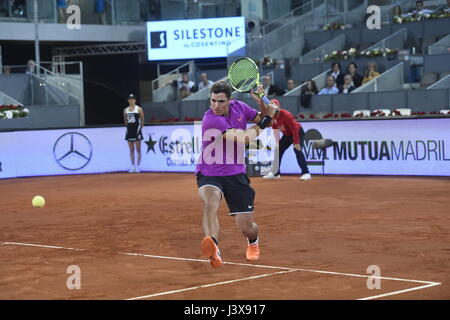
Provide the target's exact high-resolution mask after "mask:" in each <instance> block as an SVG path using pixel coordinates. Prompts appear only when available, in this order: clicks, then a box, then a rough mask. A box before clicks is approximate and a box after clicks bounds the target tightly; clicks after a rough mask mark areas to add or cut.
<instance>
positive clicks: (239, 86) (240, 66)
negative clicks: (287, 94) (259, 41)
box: [228, 57, 270, 104]
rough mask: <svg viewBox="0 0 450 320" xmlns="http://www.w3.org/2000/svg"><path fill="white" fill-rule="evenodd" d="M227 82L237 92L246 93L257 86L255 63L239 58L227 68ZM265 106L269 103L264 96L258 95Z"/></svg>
mask: <svg viewBox="0 0 450 320" xmlns="http://www.w3.org/2000/svg"><path fill="white" fill-rule="evenodd" d="M228 81H229V82H230V84H231V87H232V88H233V89H234V90H236V91H239V92H243V93H248V92H251V91H253V90H254V89H255V88H256V87H257V86H259V84H260V83H259V70H258V66H257V65H256V63H255V62H254V61H253V60H252V59H250V58H247V57H244V58H239V59H238V60H236V61H234V62H233V63H232V64H231V66H230V67H229V68H228ZM258 96H259V97H260V98H261V99H262V100H263V101H264V103H265V104H269V103H270V101H269V99H267V97H266V96H264V94H258Z"/></svg>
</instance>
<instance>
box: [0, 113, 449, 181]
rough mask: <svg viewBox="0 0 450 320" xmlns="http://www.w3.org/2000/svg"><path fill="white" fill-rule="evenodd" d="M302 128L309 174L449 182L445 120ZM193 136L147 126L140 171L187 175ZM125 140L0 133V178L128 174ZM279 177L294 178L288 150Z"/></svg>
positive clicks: (79, 131) (82, 132) (97, 134)
mask: <svg viewBox="0 0 450 320" xmlns="http://www.w3.org/2000/svg"><path fill="white" fill-rule="evenodd" d="M303 127H304V130H305V132H306V135H305V139H306V143H305V146H304V152H305V155H306V158H307V161H308V165H309V168H310V171H311V173H312V174H321V173H322V172H325V174H356V175H357V174H362V175H421V176H450V130H449V129H448V128H450V118H440V119H439V118H436V119H398V120H349V121H317V122H312V121H311V122H305V123H303ZM200 132H201V129H200V125H199V123H197V125H194V124H192V123H191V124H183V125H154V126H146V127H145V128H144V130H143V133H144V141H143V143H142V153H143V157H142V163H141V169H142V170H144V171H158V172H193V171H194V169H195V162H196V160H197V159H198V156H199V154H200V148H201V139H200V136H201V133H200ZM124 137H125V128H124V127H101V128H98V127H97V128H66V129H54V130H27V131H4V132H0V178H16V177H27V176H47V175H67V174H92V173H105V172H118V171H127V170H128V169H129V166H130V160H129V150H128V146H127V143H126V142H125V140H124ZM320 138H330V139H333V140H334V141H336V145H335V146H333V147H331V148H329V149H327V150H326V154H325V155H324V154H323V153H322V152H321V151H317V150H313V149H312V142H311V140H315V139H320ZM264 141H267V140H264ZM268 141H269V142H265V143H266V144H268V145H270V143H271V142H270V141H273V139H269V140H268ZM291 148H292V147H291ZM271 149H272V150H273V149H274V148H271ZM271 152H272V151H267V149H266V150H259V151H256V150H251V151H250V156H249V159H251V161H252V162H253V165H257V166H260V165H261V166H266V167H267V166H269V165H270V159H271V158H272V156H273V154H272V153H271ZM281 173H282V174H286V173H288V174H298V173H299V168H298V165H297V163H296V160H295V155H294V152H292V150H288V151H287V152H286V153H285V156H284V158H283V162H282V165H281Z"/></svg>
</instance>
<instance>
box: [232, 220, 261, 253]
mask: <svg viewBox="0 0 450 320" xmlns="http://www.w3.org/2000/svg"><path fill="white" fill-rule="evenodd" d="M234 217H235V221H236V226H237V227H238V228H239V230H240V231H241V232H242V234H243V235H244V237H246V238H247V241H248V246H247V251H246V253H245V256H246V258H247V260H250V261H256V260H258V259H259V243H258V233H259V228H258V225H257V224H256V223H255V222H254V221H253V214H252V213H241V214H237V215H235V216H234Z"/></svg>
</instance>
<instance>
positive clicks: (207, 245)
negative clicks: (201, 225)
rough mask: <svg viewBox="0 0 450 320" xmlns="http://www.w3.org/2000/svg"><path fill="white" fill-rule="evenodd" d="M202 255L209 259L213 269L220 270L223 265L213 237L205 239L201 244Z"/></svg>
mask: <svg viewBox="0 0 450 320" xmlns="http://www.w3.org/2000/svg"><path fill="white" fill-rule="evenodd" d="M201 250H202V255H203V256H205V257H207V258H208V259H209V263H210V264H211V267H213V268H219V267H220V266H221V265H222V258H221V257H220V250H219V247H218V246H217V244H216V243H215V242H214V240H213V239H212V238H211V237H204V238H203V240H202V244H201Z"/></svg>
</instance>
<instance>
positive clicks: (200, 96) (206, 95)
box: [183, 76, 227, 101]
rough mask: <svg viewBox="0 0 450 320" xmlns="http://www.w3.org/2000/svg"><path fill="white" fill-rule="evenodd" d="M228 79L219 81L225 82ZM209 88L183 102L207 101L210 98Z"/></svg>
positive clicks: (224, 78)
mask: <svg viewBox="0 0 450 320" xmlns="http://www.w3.org/2000/svg"><path fill="white" fill-rule="evenodd" d="M226 79H227V77H226V76H225V77H223V78H221V79H219V80H217V81H225V80H226ZM209 89H210V88H209V87H205V88H203V89H201V90H199V91H197V92H195V93H193V94H191V95H190V96H188V97H186V98H184V99H183V101H198V100H207V99H208V98H209Z"/></svg>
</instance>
